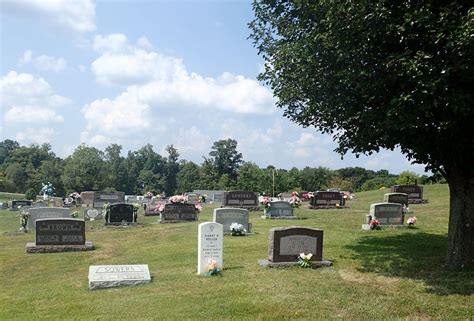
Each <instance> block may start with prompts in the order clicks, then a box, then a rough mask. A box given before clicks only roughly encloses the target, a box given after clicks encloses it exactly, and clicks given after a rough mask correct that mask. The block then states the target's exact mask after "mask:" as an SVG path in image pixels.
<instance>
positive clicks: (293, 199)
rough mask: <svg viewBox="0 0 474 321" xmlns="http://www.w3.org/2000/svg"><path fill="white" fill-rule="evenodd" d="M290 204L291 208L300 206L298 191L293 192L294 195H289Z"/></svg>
mask: <svg viewBox="0 0 474 321" xmlns="http://www.w3.org/2000/svg"><path fill="white" fill-rule="evenodd" d="M293 193H296V192H293ZM290 205H291V207H293V208H297V207H300V205H301V199H300V198H299V197H298V193H296V194H294V195H291V198H290Z"/></svg>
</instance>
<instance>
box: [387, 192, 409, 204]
mask: <svg viewBox="0 0 474 321" xmlns="http://www.w3.org/2000/svg"><path fill="white" fill-rule="evenodd" d="M383 201H384V202H386V203H398V204H402V205H406V206H408V194H406V193H385V194H384V195H383Z"/></svg>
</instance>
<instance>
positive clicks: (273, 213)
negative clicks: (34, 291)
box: [264, 201, 296, 219]
mask: <svg viewBox="0 0 474 321" xmlns="http://www.w3.org/2000/svg"><path fill="white" fill-rule="evenodd" d="M264 218H284V219H296V216H295V215H294V214H293V208H292V207H291V204H290V203H289V202H287V201H275V202H270V204H269V207H268V208H267V209H265V216H264Z"/></svg>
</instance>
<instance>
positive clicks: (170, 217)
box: [159, 213, 199, 224]
mask: <svg viewBox="0 0 474 321" xmlns="http://www.w3.org/2000/svg"><path fill="white" fill-rule="evenodd" d="M175 217H179V218H175ZM198 218H199V216H198V213H193V214H190V213H182V214H167V213H161V214H160V220H159V222H160V223H162V224H163V223H185V222H194V221H197V220H198Z"/></svg>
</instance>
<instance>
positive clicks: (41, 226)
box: [36, 218, 86, 245]
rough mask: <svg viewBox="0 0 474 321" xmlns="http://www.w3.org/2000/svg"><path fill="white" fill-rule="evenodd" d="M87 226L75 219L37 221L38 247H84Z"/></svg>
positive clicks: (44, 219)
mask: <svg viewBox="0 0 474 321" xmlns="http://www.w3.org/2000/svg"><path fill="white" fill-rule="evenodd" d="M85 231H86V225H85V222H84V221H83V220H80V219H75V218H43V219H38V220H36V245H84V244H85V243H86V232H85Z"/></svg>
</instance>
